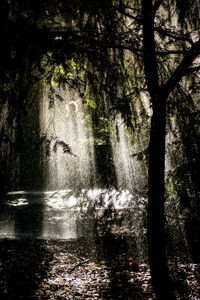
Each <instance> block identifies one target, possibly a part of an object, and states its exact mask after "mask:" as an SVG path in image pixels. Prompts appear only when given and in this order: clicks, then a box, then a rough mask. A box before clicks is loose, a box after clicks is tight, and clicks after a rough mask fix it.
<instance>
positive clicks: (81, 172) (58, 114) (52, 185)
mask: <svg viewBox="0 0 200 300" xmlns="http://www.w3.org/2000/svg"><path fill="white" fill-rule="evenodd" d="M56 95H58V96H59V97H60V98H59V99H61V100H58V99H56V101H55V102H54V103H53V107H52V108H49V99H48V97H47V90H45V91H44V101H43V104H42V109H41V131H42V134H44V135H45V136H47V138H48V139H49V140H51V144H50V156H49V160H48V162H47V164H48V173H47V176H46V188H47V189H63V188H73V189H76V190H77V189H80V188H83V187H84V188H89V187H91V185H93V183H94V178H95V163H94V149H93V143H92V134H91V127H90V126H89V125H88V126H85V122H86V115H85V111H84V107H83V105H82V103H81V99H80V98H79V97H78V95H77V94H76V92H74V91H68V90H57V91H56ZM58 96H57V97H58ZM57 140H59V141H62V142H64V143H65V144H66V145H67V146H69V148H70V152H68V151H67V152H64V151H63V148H62V147H58V148H57V149H55V148H54V151H53V147H55V143H56V141H57Z"/></svg>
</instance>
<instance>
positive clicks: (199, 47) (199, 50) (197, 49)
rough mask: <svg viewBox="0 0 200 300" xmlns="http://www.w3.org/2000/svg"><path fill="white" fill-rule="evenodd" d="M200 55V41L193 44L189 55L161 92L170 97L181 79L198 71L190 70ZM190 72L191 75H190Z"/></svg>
mask: <svg viewBox="0 0 200 300" xmlns="http://www.w3.org/2000/svg"><path fill="white" fill-rule="evenodd" d="M198 55H200V40H199V41H198V42H196V43H194V44H193V46H192V47H191V48H190V50H189V51H188V53H187V54H186V55H185V57H184V58H183V60H182V61H181V63H180V64H179V66H178V67H177V68H176V70H175V71H174V73H173V74H172V75H171V77H170V78H169V79H168V80H167V82H166V83H165V84H164V85H163V86H162V87H161V91H162V93H163V94H164V95H169V94H170V93H171V91H172V90H173V89H174V88H175V87H176V85H177V84H178V83H179V81H180V80H181V78H182V77H183V76H185V75H186V74H189V73H190V74H191V70H193V71H196V70H197V69H196V68H190V66H191V64H192V63H193V61H194V60H195V59H196V58H197V56H198ZM188 72H189V73H188Z"/></svg>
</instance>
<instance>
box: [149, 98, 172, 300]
mask: <svg viewBox="0 0 200 300" xmlns="http://www.w3.org/2000/svg"><path fill="white" fill-rule="evenodd" d="M152 103H153V116H152V119H151V132H150V144H149V182H148V197H149V200H148V225H147V227H148V228H147V238H148V253H149V264H150V271H151V277H152V284H153V288H154V291H155V293H156V295H157V297H158V299H168V300H169V299H174V298H173V295H172V285H171V280H170V275H169V271H168V266H167V259H166V251H165V234H164V224H165V214H164V203H165V181H164V174H165V130H166V97H161V96H160V97H155V99H152Z"/></svg>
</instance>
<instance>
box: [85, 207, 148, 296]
mask: <svg viewBox="0 0 200 300" xmlns="http://www.w3.org/2000/svg"><path fill="white" fill-rule="evenodd" d="M99 213H100V215H101V216H97V215H95V212H94V211H93V212H92V211H90V217H89V218H88V220H87V222H88V228H90V230H93V233H92V235H91V236H90V239H91V242H90V248H92V247H93V248H94V251H93V253H94V256H93V259H94V260H96V261H97V263H98V264H99V265H101V264H105V265H106V269H107V271H108V275H109V285H108V286H107V287H106V288H105V286H102V287H101V286H100V292H99V297H100V299H111V300H112V299H113V300H116V299H127V300H128V299H131V300H132V299H135V300H137V299H138V300H139V299H141V300H143V299H148V295H145V294H144V292H143V291H142V290H141V289H140V288H139V286H136V285H135V284H134V282H133V281H132V280H131V278H132V276H134V272H136V271H138V270H139V269H138V265H137V264H136V265H132V264H131V263H132V261H133V260H135V259H137V258H138V253H137V250H138V247H137V237H136V236H135V234H134V233H128V234H127V233H122V232H120V227H121V228H122V226H123V225H122V222H123V218H124V217H123V213H122V211H120V210H116V209H115V208H114V207H113V206H112V205H111V206H109V207H108V208H104V209H102V211H100V212H99ZM87 222H86V223H87ZM86 226H87V225H86ZM116 226H118V228H119V231H118V230H117V231H116V232H114V231H113V230H114V228H116ZM86 231H87V230H85V232H86ZM92 245H93V246H92Z"/></svg>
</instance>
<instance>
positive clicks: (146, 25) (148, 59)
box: [142, 0, 159, 98]
mask: <svg viewBox="0 0 200 300" xmlns="http://www.w3.org/2000/svg"><path fill="white" fill-rule="evenodd" d="M153 9H154V8H153V4H152V1H146V0H143V1H142V13H143V59H144V71H145V77H146V81H147V86H148V89H149V93H150V95H151V96H152V98H154V95H155V94H156V93H157V91H158V89H159V84H158V66H157V58H156V52H155V49H156V47H155V37H154V14H153Z"/></svg>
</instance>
